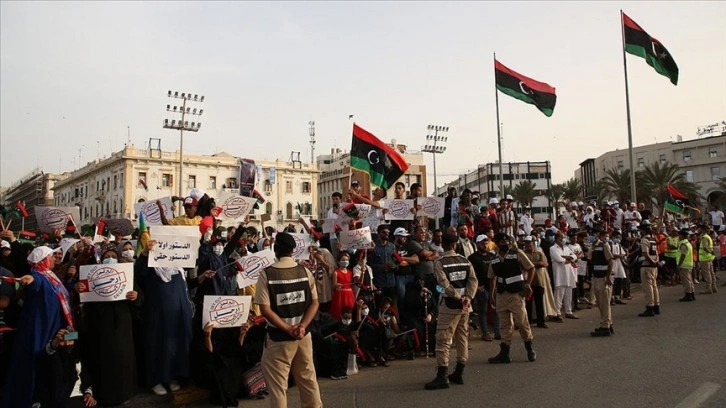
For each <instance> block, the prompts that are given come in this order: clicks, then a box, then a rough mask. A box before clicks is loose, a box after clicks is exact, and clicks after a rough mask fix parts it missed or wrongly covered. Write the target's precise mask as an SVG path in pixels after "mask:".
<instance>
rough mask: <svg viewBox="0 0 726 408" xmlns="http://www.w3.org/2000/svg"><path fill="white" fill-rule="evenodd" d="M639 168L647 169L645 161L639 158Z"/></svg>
mask: <svg viewBox="0 0 726 408" xmlns="http://www.w3.org/2000/svg"><path fill="white" fill-rule="evenodd" d="M638 167H645V160H643V158H642V157H638Z"/></svg>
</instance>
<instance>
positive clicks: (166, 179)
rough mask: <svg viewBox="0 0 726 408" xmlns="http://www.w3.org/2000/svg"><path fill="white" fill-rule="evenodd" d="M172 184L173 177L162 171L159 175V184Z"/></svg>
mask: <svg viewBox="0 0 726 408" xmlns="http://www.w3.org/2000/svg"><path fill="white" fill-rule="evenodd" d="M172 185H173V177H172V175H171V174H169V173H164V174H162V175H161V186H162V187H171V186H172Z"/></svg>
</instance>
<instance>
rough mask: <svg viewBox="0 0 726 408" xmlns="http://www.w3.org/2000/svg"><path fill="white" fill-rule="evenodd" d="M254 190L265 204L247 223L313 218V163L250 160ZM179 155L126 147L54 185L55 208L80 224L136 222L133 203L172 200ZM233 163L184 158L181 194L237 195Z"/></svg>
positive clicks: (226, 158)
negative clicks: (76, 211) (70, 211)
mask: <svg viewBox="0 0 726 408" xmlns="http://www.w3.org/2000/svg"><path fill="white" fill-rule="evenodd" d="M255 164H256V165H257V170H258V177H257V180H256V186H255V188H256V189H257V190H258V191H259V192H261V193H262V194H263V196H264V198H265V200H266V202H265V203H264V204H263V205H262V206H261V208H260V209H258V210H255V211H254V212H253V213H252V215H251V220H252V222H253V224H257V223H259V221H260V219H259V217H260V215H261V214H265V213H266V214H270V215H271V216H272V223H273V224H276V225H277V226H278V227H282V226H286V225H288V224H289V223H295V224H297V220H298V218H299V215H300V214H299V213H298V211H297V209H298V208H300V210H301V213H302V214H303V215H312V214H315V212H316V208H315V203H316V202H317V192H316V190H315V189H314V188H313V186H315V185H316V184H317V182H318V170H317V166H316V165H315V164H308V163H302V162H300V161H283V160H276V161H259V160H256V161H255ZM178 175H179V151H174V152H165V151H161V150H160V149H139V148H137V147H134V146H132V145H129V146H126V147H125V148H124V149H123V150H121V151H118V152H115V153H113V154H112V155H111V157H109V158H105V159H100V160H94V161H92V162H89V163H88V164H87V165H86V166H85V167H83V168H81V169H78V170H75V171H73V172H71V173H70V174H69V175H68V177H66V178H65V179H63V180H62V181H60V182H56V184H55V199H54V202H55V205H57V206H73V205H77V206H79V207H80V213H81V223H83V224H92V223H94V221H95V220H96V219H97V218H98V217H99V216H103V217H111V218H128V219H132V220H133V219H136V214H134V209H133V208H134V203H137V202H140V201H146V200H155V199H158V198H160V197H168V196H176V195H177V194H178V191H179V185H178V184H177V183H178V182H179V177H178ZM238 177H239V159H238V158H237V157H235V156H232V155H230V154H228V153H224V152H221V153H216V154H213V155H187V154H185V155H184V175H183V181H182V183H183V186H182V189H183V191H184V192H185V194H186V193H188V192H189V191H190V190H191V189H192V188H199V189H201V190H204V191H205V192H206V193H207V194H208V195H209V196H211V197H217V198H218V197H219V195H220V193H222V192H223V191H228V192H238V191H239V180H238Z"/></svg>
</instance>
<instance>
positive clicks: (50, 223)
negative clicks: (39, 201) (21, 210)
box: [35, 206, 81, 234]
mask: <svg viewBox="0 0 726 408" xmlns="http://www.w3.org/2000/svg"><path fill="white" fill-rule="evenodd" d="M35 219H36V220H37V221H38V229H40V230H41V231H43V232H47V233H49V234H53V233H55V230H57V229H61V230H63V231H65V229H66V227H67V226H68V222H69V221H72V222H73V224H75V226H76V231H77V232H78V233H79V234H80V232H81V231H80V225H78V222H79V220H80V219H81V212H80V210H79V209H78V207H52V206H36V207H35Z"/></svg>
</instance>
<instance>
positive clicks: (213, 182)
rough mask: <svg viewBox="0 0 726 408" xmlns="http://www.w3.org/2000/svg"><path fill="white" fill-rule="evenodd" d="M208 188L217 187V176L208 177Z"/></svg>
mask: <svg viewBox="0 0 726 408" xmlns="http://www.w3.org/2000/svg"><path fill="white" fill-rule="evenodd" d="M209 188H211V189H212V190H215V189H217V177H215V176H210V177H209Z"/></svg>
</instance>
